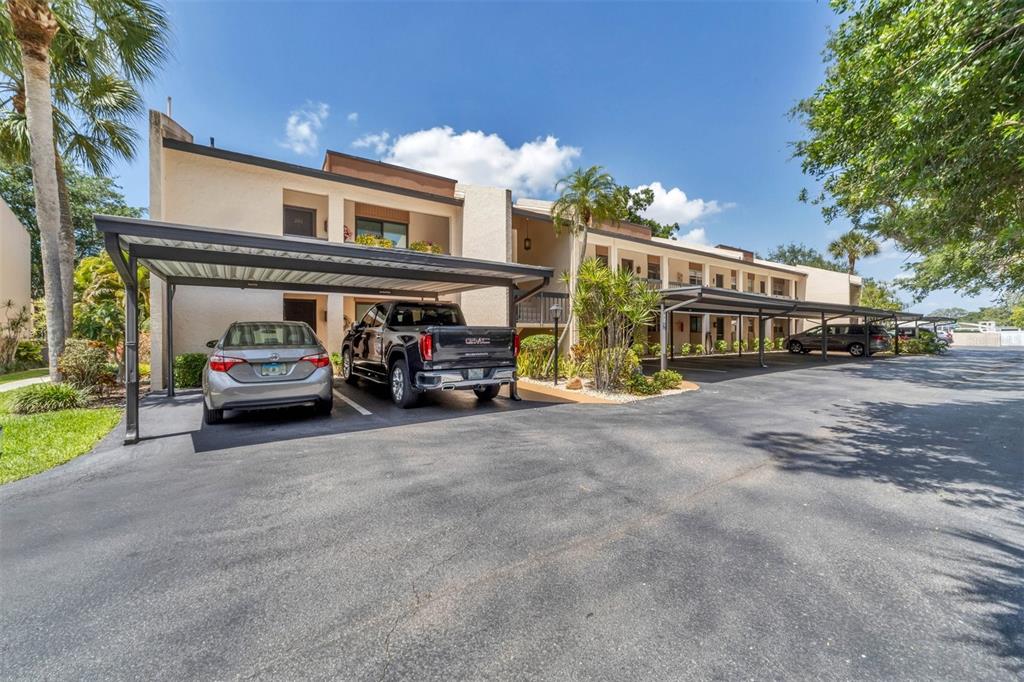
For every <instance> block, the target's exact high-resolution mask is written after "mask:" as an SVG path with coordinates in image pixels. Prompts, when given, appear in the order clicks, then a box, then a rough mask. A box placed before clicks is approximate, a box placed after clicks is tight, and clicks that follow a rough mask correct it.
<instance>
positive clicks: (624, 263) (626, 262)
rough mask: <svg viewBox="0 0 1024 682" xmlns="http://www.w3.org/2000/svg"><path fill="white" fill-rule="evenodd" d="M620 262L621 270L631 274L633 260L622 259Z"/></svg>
mask: <svg viewBox="0 0 1024 682" xmlns="http://www.w3.org/2000/svg"><path fill="white" fill-rule="evenodd" d="M621 262H622V265H621V268H622V269H623V270H625V271H626V272H633V260H632V259H631V258H623V259H622V261H621Z"/></svg>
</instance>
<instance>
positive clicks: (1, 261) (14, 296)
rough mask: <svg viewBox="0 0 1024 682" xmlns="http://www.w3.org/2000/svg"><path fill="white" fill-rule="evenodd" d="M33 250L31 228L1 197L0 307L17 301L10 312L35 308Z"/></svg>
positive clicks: (15, 313) (15, 312)
mask: <svg viewBox="0 0 1024 682" xmlns="http://www.w3.org/2000/svg"><path fill="white" fill-rule="evenodd" d="M31 277H32V251H31V243H30V239H29V236H28V230H26V229H25V227H24V226H23V225H22V224H21V222H20V221H19V220H18V217H17V216H16V215H14V211H12V210H11V207H10V206H8V205H7V203H6V202H5V201H4V200H3V199H0V306H4V305H6V304H7V301H12V302H13V303H14V308H13V310H11V311H10V314H11V315H12V316H13V315H17V312H18V311H19V310H20V309H21V307H22V306H25V307H27V308H28V309H29V312H31V311H32V280H31Z"/></svg>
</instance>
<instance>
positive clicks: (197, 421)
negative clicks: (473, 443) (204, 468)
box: [140, 384, 565, 453]
mask: <svg viewBox="0 0 1024 682" xmlns="http://www.w3.org/2000/svg"><path fill="white" fill-rule="evenodd" d="M335 391H336V396H335V400H334V411H333V413H332V414H331V415H330V416H328V417H324V416H318V415H315V414H314V413H313V411H312V410H311V409H310V408H308V407H295V408H286V409H277V410H259V411H251V412H228V413H227V414H226V416H225V419H224V421H223V422H222V423H220V424H215V425H208V424H204V423H203V418H202V394H201V393H200V392H199V391H184V392H181V393H179V395H177V396H176V397H174V398H168V397H166V396H164V395H160V394H154V395H150V396H148V397H147V398H146V399H145V400H144V401H143V404H142V410H141V414H140V426H141V431H142V435H143V439H144V440H152V439H157V438H167V437H171V436H179V435H189V436H190V437H191V439H192V447H193V449H194V451H195V452H197V453H202V452H210V451H213V450H221V449H225V448H237V447H244V446H247V445H259V444H263V443H273V442H281V441H288V440H293V439H298V438H311V437H315V436H327V435H338V434H345V433H356V432H360V431H367V430H372V429H384V428H391V427H396V426H403V425H408V424H423V423H427V422H436V421H442V420H449V419H459V418H464V417H472V416H477V415H488V414H503V413H511V412H519V411H523V410H536V409H541V408H544V407H551V406H553V405H557V404H560V403H563V402H565V401H562V400H557V399H554V398H547V397H545V396H540V395H537V394H533V393H528V392H526V391H523V392H522V394H523V396H524V399H523V400H522V401H513V400H510V399H508V398H507V397H505V395H506V393H505V390H503V391H502V394H503V395H501V396H499V397H497V398H495V399H494V400H493V401H490V402H481V401H478V400H477V399H476V396H474V395H473V393H472V392H471V391H449V392H444V393H434V392H432V393H426V394H424V395H423V396H422V397H421V400H420V403H419V404H418V405H417V406H415V407H412V408H410V409H405V410H403V409H400V408H398V407H396V406H395V405H394V404H392V403H391V401H390V399H389V398H388V396H387V391H386V389H385V388H384V387H378V386H375V385H360V386H358V387H355V386H346V385H344V384H340V385H338V386H336V388H335ZM339 395H341V396H344V397H345V398H347V399H348V401H346V400H344V399H339V398H338V396H339ZM349 401H351V402H349ZM364 413H365V414H364Z"/></svg>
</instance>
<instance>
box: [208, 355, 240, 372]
mask: <svg viewBox="0 0 1024 682" xmlns="http://www.w3.org/2000/svg"><path fill="white" fill-rule="evenodd" d="M243 364H245V360H243V359H242V358H232V357H228V356H227V355H220V354H219V353H218V354H217V355H211V356H210V371H212V372H226V371H228V370H229V369H231V368H232V367H234V366H235V365H243Z"/></svg>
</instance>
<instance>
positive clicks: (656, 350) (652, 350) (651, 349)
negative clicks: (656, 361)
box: [647, 343, 661, 358]
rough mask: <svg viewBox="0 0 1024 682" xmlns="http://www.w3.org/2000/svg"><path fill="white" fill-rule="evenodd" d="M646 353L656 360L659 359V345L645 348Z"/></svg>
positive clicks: (654, 344)
mask: <svg viewBox="0 0 1024 682" xmlns="http://www.w3.org/2000/svg"><path fill="white" fill-rule="evenodd" d="M647 352H648V353H649V354H651V355H653V356H654V357H656V358H660V357H661V344H660V343H652V344H651V345H650V346H648V347H647Z"/></svg>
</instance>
